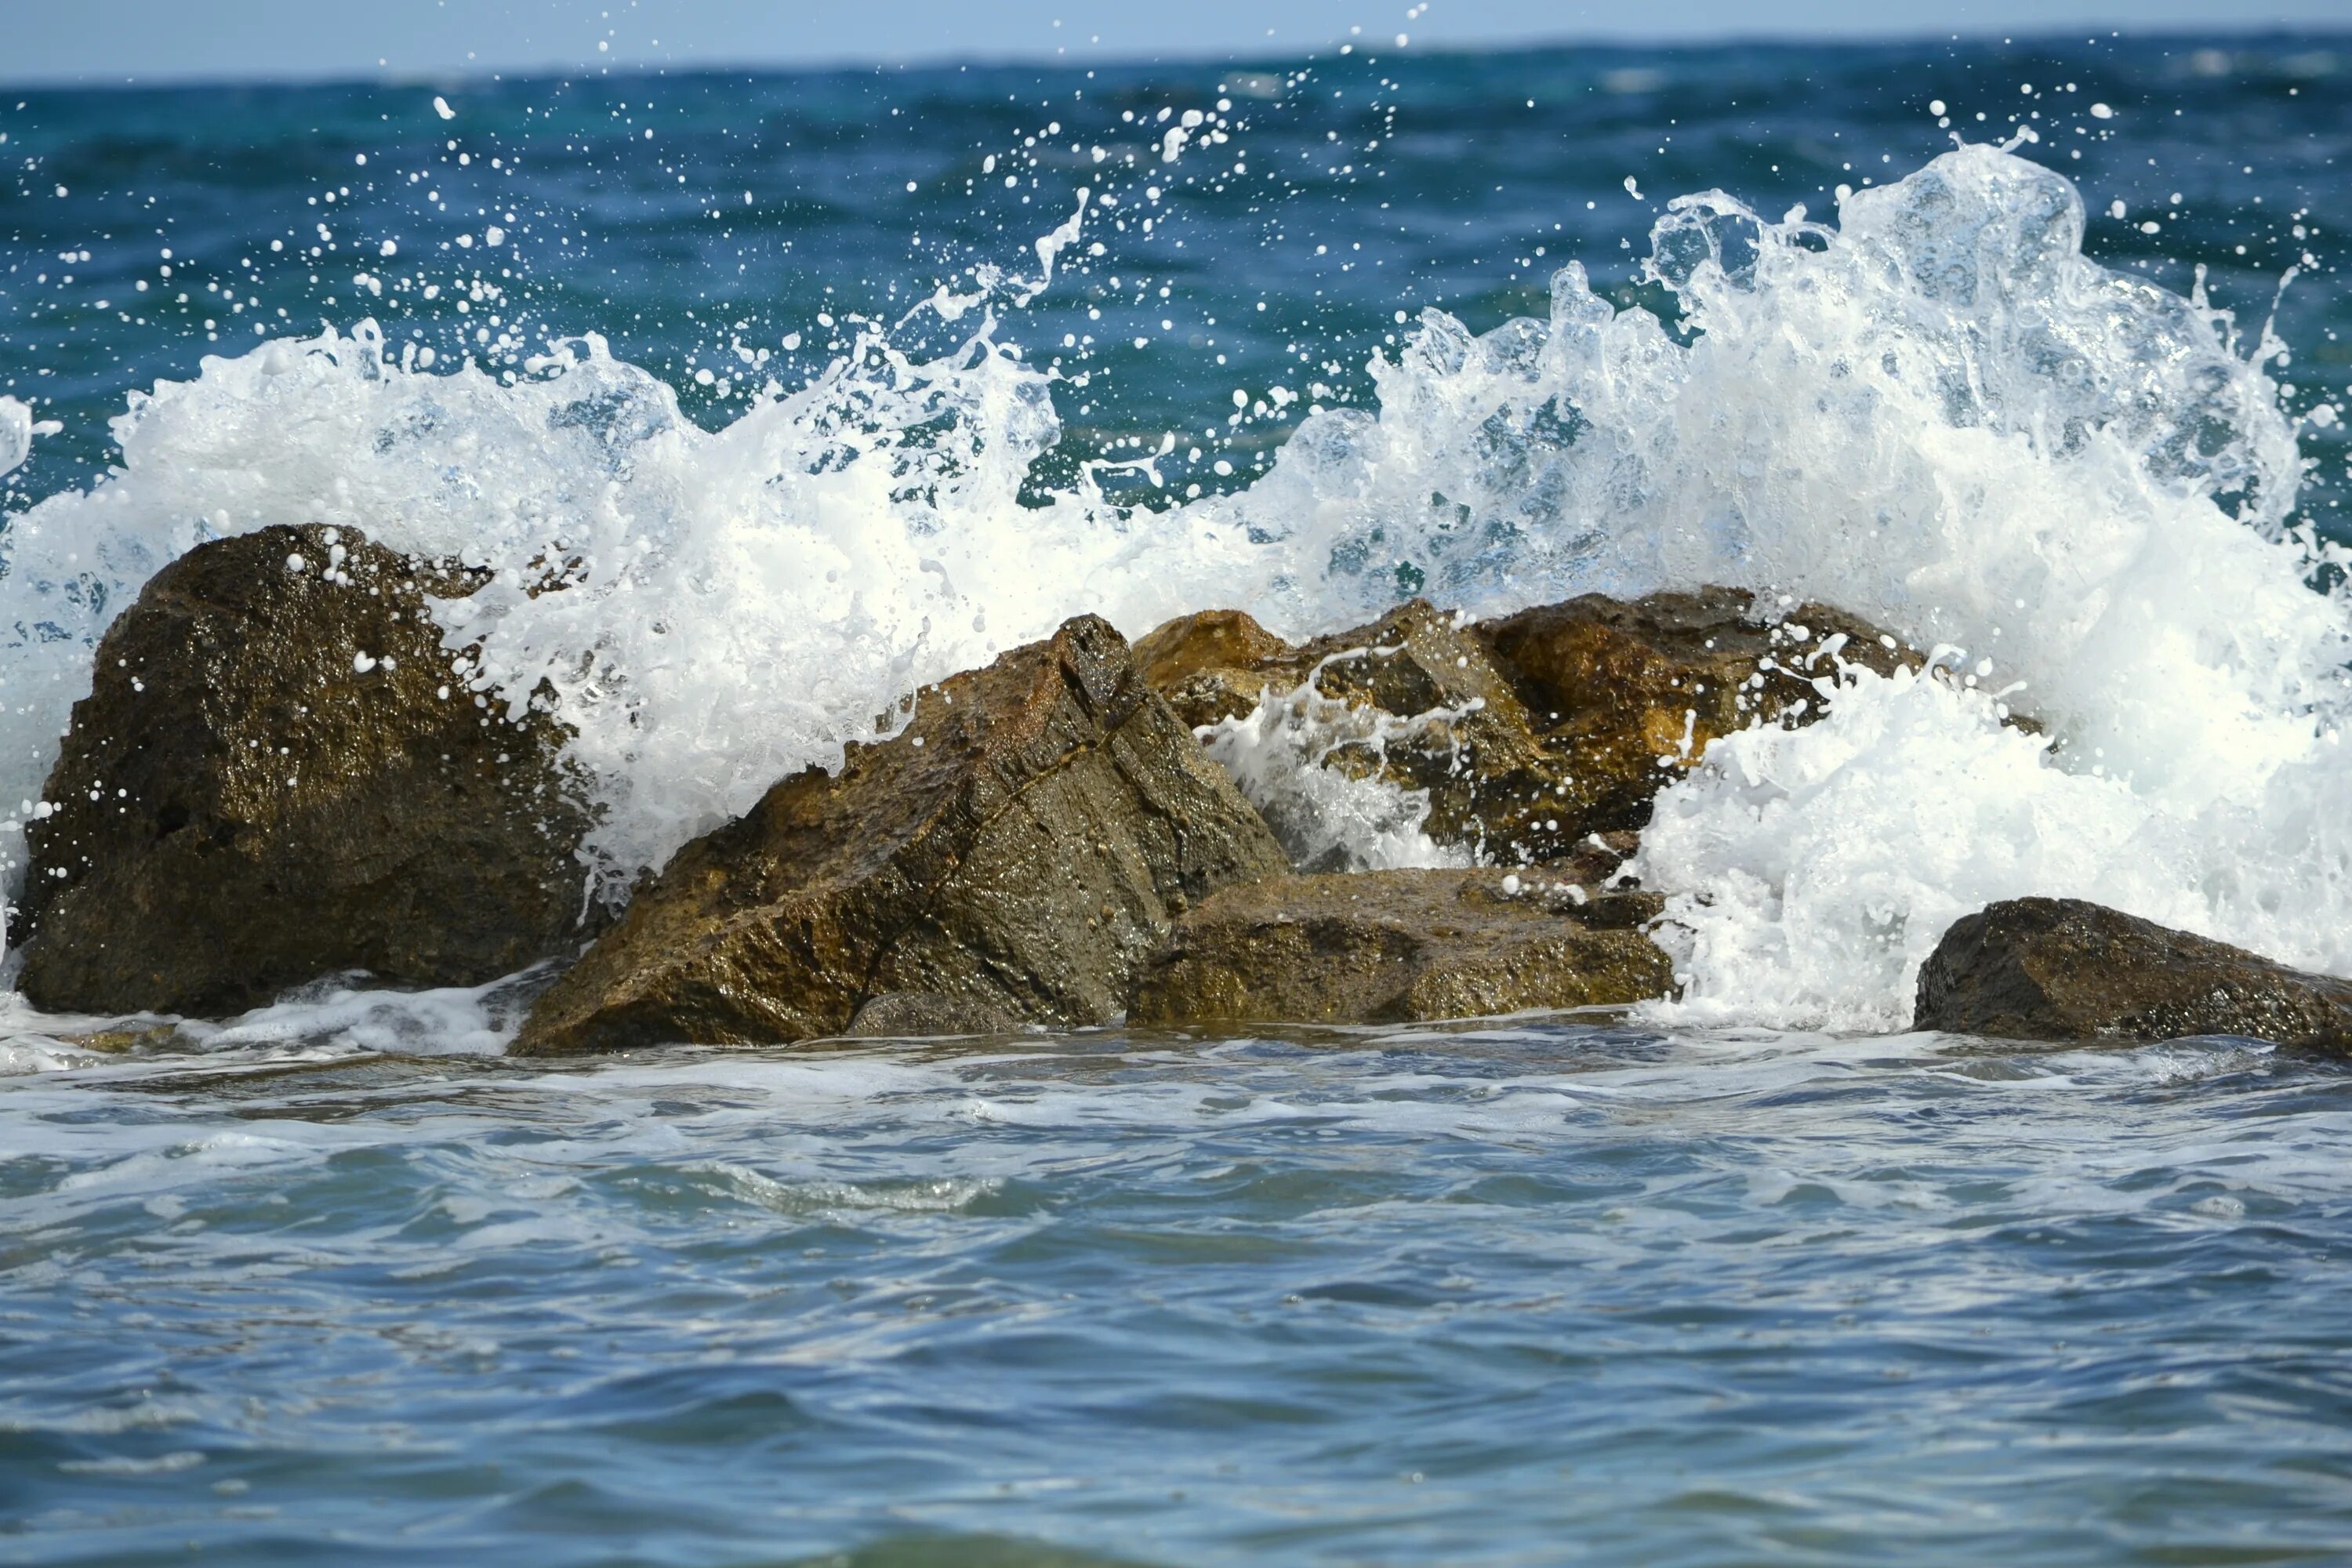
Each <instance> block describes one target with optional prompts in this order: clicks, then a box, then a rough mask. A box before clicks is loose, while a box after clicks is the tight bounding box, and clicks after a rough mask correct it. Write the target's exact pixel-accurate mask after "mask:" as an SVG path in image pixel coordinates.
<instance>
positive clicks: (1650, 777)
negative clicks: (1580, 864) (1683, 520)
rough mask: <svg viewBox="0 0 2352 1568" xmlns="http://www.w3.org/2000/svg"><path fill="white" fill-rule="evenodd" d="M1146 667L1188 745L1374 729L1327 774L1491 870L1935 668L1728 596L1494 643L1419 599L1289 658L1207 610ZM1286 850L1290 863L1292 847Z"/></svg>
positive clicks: (1574, 607) (1562, 615)
mask: <svg viewBox="0 0 2352 1568" xmlns="http://www.w3.org/2000/svg"><path fill="white" fill-rule="evenodd" d="M1135 652H1136V662H1137V663H1138V664H1139V666H1140V667H1141V668H1142V670H1143V675H1144V679H1146V680H1148V681H1149V682H1150V684H1151V685H1152V687H1153V688H1154V689H1157V690H1158V691H1159V692H1160V694H1161V695H1162V696H1163V697H1165V698H1167V700H1168V702H1169V705H1170V706H1171V707H1172V708H1173V709H1174V710H1176V712H1177V713H1178V714H1179V715H1180V716H1181V717H1182V719H1183V720H1184V721H1185V722H1186V723H1188V724H1191V725H1192V726H1193V727H1194V728H1195V729H1196V730H1206V729H1208V728H1209V727H1211V726H1215V725H1219V724H1223V723H1230V722H1234V721H1242V720H1244V719H1246V718H1248V717H1249V716H1251V715H1253V714H1254V713H1256V712H1258V711H1259V709H1260V704H1261V703H1273V704H1276V705H1279V704H1282V703H1284V702H1291V703H1297V702H1302V701H1313V700H1321V701H1323V702H1325V703H1328V704H1329V705H1331V706H1332V707H1334V708H1337V709H1343V710H1351V711H1353V712H1355V713H1357V714H1360V715H1365V716H1368V717H1370V718H1371V719H1372V720H1373V721H1374V722H1371V723H1370V724H1365V725H1360V726H1357V727H1356V730H1357V732H1354V733H1350V732H1348V731H1347V729H1346V727H1345V726H1342V725H1338V724H1329V723H1328V721H1327V725H1328V727H1329V728H1330V729H1332V731H1334V732H1333V735H1332V743H1331V745H1330V746H1329V748H1328V751H1326V752H1325V753H1324V754H1323V755H1322V757H1321V759H1320V765H1322V766H1324V767H1327V768H1331V769H1335V770H1337V771H1339V772H1340V773H1346V774H1349V775H1350V776H1354V777H1378V778H1381V779H1384V780H1386V781H1387V782H1388V783H1390V784H1394V785H1396V786H1397V787H1399V788H1401V789H1407V790H1416V791H1420V792H1422V793H1423V794H1424V795H1426V797H1427V799H1428V801H1429V806H1430V809H1429V815H1428V816H1427V818H1426V820H1425V821H1424V822H1423V825H1422V826H1423V831H1424V832H1426V833H1427V834H1428V835H1429V836H1430V837H1432V838H1433V839H1434V840H1436V841H1437V842H1438V843H1439V844H1442V845H1448V846H1452V847H1456V848H1459V849H1463V850H1465V851H1468V852H1470V853H1472V854H1474V855H1475V857H1476V858H1479V859H1480V860H1482V861H1485V862H1487V863H1490V864H1500V865H1530V864H1539V863H1542V862H1546V861H1550V860H1554V859H1558V858H1560V857H1561V856H1563V855H1566V854H1570V853H1573V852H1574V851H1575V850H1576V849H1577V848H1578V847H1580V846H1583V845H1585V844H1587V843H1588V842H1589V841H1590V839H1591V836H1592V835H1594V834H1596V833H1599V834H1609V833H1619V832H1627V831H1633V830H1637V829H1639V828H1641V827H1642V826H1644V825H1645V824H1646V823H1647V822H1648V821H1649V819H1650V808H1651V803H1652V801H1653V800H1654V798H1655V797H1656V795H1657V793H1658V791H1659V790H1660V789H1662V788H1664V786H1665V785H1666V784H1670V783H1672V782H1673V781H1674V780H1675V779H1676V778H1679V777H1681V776H1682V775H1683V774H1684V773H1687V772H1688V771H1689V770H1690V769H1692V768H1694V767H1696V765H1697V764H1698V761H1699V759H1700V757H1701V756H1703V755H1704V754H1705V752H1706V747H1707V743H1708V742H1711V741H1713V740H1715V739H1716V738H1717V736H1720V735H1725V734H1729V733H1730V732H1732V731H1736V730H1741V729H1745V728H1746V727H1748V725H1749V724H1753V723H1758V722H1762V723H1769V724H1785V725H1798V724H1808V723H1811V722H1812V721H1814V720H1816V719H1818V718H1820V717H1821V716H1822V713H1823V712H1825V711H1826V710H1827V709H1828V704H1829V702H1830V700H1831V699H1832V696H1833V695H1834V692H1835V689H1836V678H1837V675H1838V671H1839V668H1840V667H1841V666H1853V667H1856V668H1865V669H1870V670H1873V671H1874V672H1876V673H1878V674H1881V675H1885V674H1889V673H1891V672H1892V671H1894V670H1895V668H1898V667H1899V668H1911V669H1917V668H1920V667H1921V666H1922V665H1923V664H1924V663H1925V662H1926V661H1925V659H1924V658H1923V657H1922V656H1921V655H1920V654H1919V653H1918V652H1917V651H1916V649H1913V648H1911V647H1907V646H1906V645H1905V644H1903V643H1902V642H1900V641H1899V640H1898V639H1896V638H1895V637H1893V636H1891V635H1889V634H1887V633H1885V632H1883V631H1881V630H1879V629H1878V628H1877V627H1875V626H1870V625H1868V624H1867V623H1865V622H1864V621H1861V620H1858V619H1856V618H1855V617H1853V616H1848V615H1845V614H1843V612H1840V611H1837V610H1833V609H1831V608H1829V607H1828V606H1826V605H1814V604H1804V605H1797V606H1795V607H1794V608H1793V609H1792V610H1790V611H1788V612H1787V613H1786V614H1782V615H1775V616H1769V617H1768V616H1765V615H1762V614H1759V605H1758V603H1757V599H1756V596H1755V595H1751V594H1747V593H1742V592H1738V591H1736V590H1733V589H1728V588H1706V589H1702V590H1700V591H1699V592H1697V593H1693V594H1653V595H1649V596H1648V597H1646V598H1643V599H1636V600H1633V601H1630V602H1628V601H1621V600H1616V599H1610V598H1604V597H1602V596H1601V595H1595V594H1588V595H1584V596H1583V597H1581V598H1576V599H1570V600H1569V601H1567V602H1566V603H1564V604H1559V605H1545V606H1542V607H1539V608H1537V609H1531V610H1526V611H1522V612H1521V613H1519V614H1517V615H1515V616H1508V617H1506V618H1505V619H1502V620H1499V621H1493V622H1486V623H1473V622H1471V621H1469V620H1467V619H1466V617H1464V616H1458V615H1450V614H1447V613H1445V612H1443V611H1440V610H1437V609H1435V608H1433V606H1432V605H1429V604H1428V603H1427V602H1426V601H1424V600H1419V599H1416V600H1413V601H1412V602H1411V603H1409V604H1406V605H1401V606H1399V607H1398V608H1396V609H1394V610H1391V612H1389V614H1387V615H1386V616H1382V617H1381V618H1380V619H1379V620H1377V621H1373V622H1371V623H1370V624H1368V625H1365V626H1357V627H1354V628H1352V629H1350V630H1348V631H1344V632H1338V633H1335V634H1333V635H1332V636H1329V637H1318V638H1317V639H1315V640H1314V641H1312V642H1308V643H1304V644H1297V645H1294V644H1291V643H1287V642H1285V641H1283V640H1282V639H1281V638H1279V637H1276V636H1274V634H1272V633H1271V632H1268V631H1267V630H1266V629H1265V627H1263V626H1259V625H1258V624H1257V623H1256V622H1255V621H1254V620H1252V619H1251V618H1250V617H1249V616H1245V615H1244V614H1242V613H1241V612H1240V611H1238V610H1212V611H1206V612H1203V613H1202V614H1198V615H1192V616H1183V617H1181V618H1180V619H1177V620H1174V621H1171V622H1169V623H1168V624H1167V625H1166V626H1160V628H1158V629H1157V630H1155V631H1153V632H1151V633H1150V635H1148V636H1146V637H1142V638H1140V639H1139V641H1138V642H1137V643H1136V649H1135ZM1275 826H1276V831H1277V832H1283V830H1284V829H1285V828H1286V826H1287V825H1286V824H1285V823H1283V822H1281V821H1279V820H1276V824H1275ZM1284 837H1285V838H1286V841H1287V842H1292V843H1293V844H1294V847H1296V845H1297V840H1298V837H1299V836H1297V835H1295V834H1291V833H1285V834H1284ZM1302 869H1308V870H1324V869H1333V867H1330V866H1328V865H1325V864H1321V863H1317V862H1312V861H1310V862H1309V863H1308V864H1307V865H1305V866H1303V867H1302Z"/></svg>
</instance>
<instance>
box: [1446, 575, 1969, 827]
mask: <svg viewBox="0 0 2352 1568" xmlns="http://www.w3.org/2000/svg"><path fill="white" fill-rule="evenodd" d="M1475 631H1476V635H1477V637H1478V638H1479V640H1480V641H1481V642H1483V643H1484V644H1485V645H1486V647H1487V648H1488V650H1489V651H1490V652H1491V653H1492V654H1493V656H1494V658H1495V660H1496V663H1497V664H1498V665H1499V666H1501V667H1502V668H1504V669H1506V670H1507V671H1508V672H1509V675H1510V679H1511V681H1512V683H1513V686H1514V688H1515V689H1516V690H1517V695H1518V698H1519V700H1520V702H1521V703H1522V705H1523V706H1524V707H1525V708H1526V709H1527V710H1528V712H1529V713H1531V714H1532V715H1534V719H1535V722H1536V724H1537V725H1538V728H1539V729H1540V730H1541V731H1542V737H1543V744H1544V746H1545V747H1546V748H1547V749H1548V750H1549V751H1550V752H1553V753H1554V754H1556V755H1558V756H1559V757H1561V758H1563V759H1565V760H1566V761H1567V762H1568V763H1570V764H1572V765H1570V766H1569V767H1568V768H1567V769H1566V772H1567V774H1568V785H1569V787H1568V798H1567V800H1566V801H1565V802H1564V803H1563V812H1562V815H1563V816H1564V817H1567V818H1570V819H1571V820H1572V821H1573V823H1574V825H1575V827H1576V830H1577V832H1578V834H1579V836H1581V834H1583V833H1591V832H1610V831H1619V830H1625V829H1633V828H1639V827H1642V826H1644V825H1646V824H1647V823H1648V822H1649V820H1650V812H1651V807H1652V805H1653V803H1654V800H1655V798H1656V796H1657V793H1658V791H1659V790H1660V789H1661V788H1662V787H1664V785H1665V784H1670V783H1672V782H1673V781H1674V780H1675V779H1677V778H1679V777H1681V776H1682V775H1683V774H1684V773H1688V772H1689V771H1690V770H1691V769H1693V768H1695V767H1696V766H1697V765H1698V762H1699V759H1700V757H1701V756H1702V755H1704V754H1705V752H1706V748H1707V744H1708V742H1712V741H1714V740H1715V739H1716V738H1717V737H1718V736H1721V735H1727V734H1730V733H1732V732H1734V731H1739V730H1744V729H1747V728H1748V727H1749V726H1750V725H1752V724H1755V723H1758V722H1759V721H1760V722H1762V723H1766V724H1780V725H1785V726H1790V727H1795V726H1797V725H1801V724H1809V723H1811V722H1812V721H1815V720H1817V719H1819V718H1820V717H1821V716H1822V714H1823V713H1824V712H1825V711H1827V708H1828V704H1829V702H1830V700H1832V696H1833V694H1834V692H1835V690H1836V680H1837V673H1838V668H1839V667H1840V666H1841V665H1853V666H1858V667H1860V668H1866V669H1871V670H1874V671H1876V672H1877V673H1878V674H1881V675H1887V674H1891V673H1893V672H1894V670H1895V668H1898V667H1903V668H1912V669H1917V668H1920V667H1921V666H1922V665H1923V664H1924V663H1925V662H1926V661H1925V660H1924V659H1923V658H1921V656H1920V655H1919V654H1918V653H1917V652H1916V650H1914V649H1912V648H1909V647H1905V646H1904V645H1903V644H1901V643H1900V642H1898V641H1897V640H1896V639H1895V637H1891V636H1889V635H1888V634H1886V633H1885V632H1882V631H1880V630H1879V629H1878V628H1877V627H1875V626H1871V625H1869V624H1868V623H1867V622H1864V621H1862V620H1859V619H1857V618H1855V617H1854V616H1849V615H1846V614H1844V613H1843V611H1839V610H1833V609H1831V608H1830V607H1828V606H1827V605H1815V604H1804V605H1797V606H1796V607H1795V608H1794V609H1792V610H1790V611H1788V612H1787V613H1786V614H1785V615H1775V616H1769V617H1767V616H1762V615H1759V613H1758V609H1757V602H1756V596H1755V595H1752V594H1748V593H1747V592H1744V591H1742V590H1738V589H1732V588H1702V589H1700V590H1698V591H1697V592H1696V593H1664V594H1652V595H1648V596H1647V597H1645V598H1641V599H1633V600H1623V599H1612V598H1608V597H1605V596H1604V595H1599V594H1586V595H1581V596H1580V597H1578V598H1574V599H1570V600H1567V601H1566V602H1564V603H1561V604H1557V605H1539V606H1538V607H1536V608H1534V609H1528V610H1522V611H1520V612H1519V613H1518V614H1517V615H1515V616H1505V617H1503V618H1502V619H1500V620H1496V621H1490V622H1486V623H1484V624H1482V625H1480V626H1477V627H1476V628H1475Z"/></svg>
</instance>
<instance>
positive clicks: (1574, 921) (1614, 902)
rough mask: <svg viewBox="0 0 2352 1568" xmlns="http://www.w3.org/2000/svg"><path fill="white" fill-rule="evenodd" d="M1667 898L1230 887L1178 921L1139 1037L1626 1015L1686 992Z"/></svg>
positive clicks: (1343, 885) (1435, 887)
mask: <svg viewBox="0 0 2352 1568" xmlns="http://www.w3.org/2000/svg"><path fill="white" fill-rule="evenodd" d="M1660 906H1661V900H1658V899H1657V898H1655V897H1654V896H1652V895H1648V894H1642V893H1630V892H1614V893H1612V892H1601V893H1596V892H1594V891H1592V890H1591V889H1586V888H1583V887H1580V886H1579V885H1577V884H1574V883H1569V882H1557V881H1549V880H1547V879H1544V878H1543V877H1541V876H1540V875H1539V874H1531V875H1529V876H1528V878H1527V879H1525V880H1524V882H1523V881H1522V880H1521V879H1520V878H1519V877H1518V876H1517V875H1516V874H1508V875H1507V874H1506V873H1504V872H1501V871H1496V870H1475V871H1450V870H1436V871H1365V872H1358V873H1354V874H1351V875H1339V876H1307V877H1277V878H1273V879H1267V880H1264V881H1258V882H1250V883H1245V884H1244V885H1242V886H1239V887H1234V888H1228V889H1225V890H1224V891H1223V892H1221V893H1219V894H1217V895H1216V896H1215V897H1214V898H1212V899H1210V900H1207V901H1206V902H1204V903H1202V904H1201V905H1200V906H1199V907H1198V908H1196V909H1194V910H1192V911H1191V912H1189V913H1187V914H1186V915H1185V916H1184V917H1183V918H1182V919H1181V920H1180V921H1177V922H1176V929H1175V931H1174V933H1173V934H1172V935H1171V937H1170V939H1169V942H1168V946H1167V947H1166V949H1165V950H1163V951H1162V952H1160V955H1159V956H1158V957H1156V958H1155V959H1153V961H1152V963H1151V964H1150V968H1149V969H1147V970H1146V971H1145V972H1144V973H1143V975H1142V978H1141V979H1140V980H1139V983H1138V984H1137V986H1136V992H1135V997H1134V1001H1133V1004H1132V1005H1131V1006H1130V1008H1129V1022H1130V1023H1135V1024H1214V1023H1225V1024H1231V1023H1319V1024H1379V1023H1399V1022H1407V1021H1412V1020H1418V1019H1436V1018H1464V1017H1481V1016H1489V1015H1494V1014H1503V1013H1517V1012H1526V1011H1530V1010H1534V1009H1550V1008H1565V1007H1591V1006H1626V1005H1631V1004H1633V1003H1635V1002H1641V1001H1645V1000H1648V999H1649V998H1652V997H1656V996H1664V995H1665V994H1668V993H1670V992H1671V991H1672V990H1673V989H1674V985H1675V977H1674V966H1673V964H1672V963H1670V962H1669V961H1668V959H1667V957H1666V955H1665V954H1664V952H1660V951H1659V950H1658V948H1657V947H1656V946H1655V945H1654V943H1653V942H1651V941H1650V939H1649V938H1648V937H1647V936H1645V935H1644V934H1643V927H1644V926H1646V925H1647V924H1648V922H1649V921H1652V920H1654V919H1655V918H1656V916H1657V914H1658V911H1659V909H1660Z"/></svg>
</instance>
